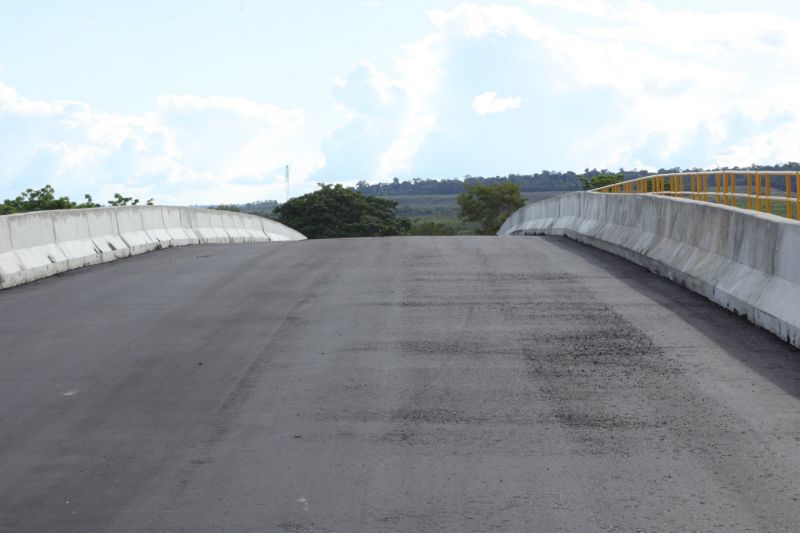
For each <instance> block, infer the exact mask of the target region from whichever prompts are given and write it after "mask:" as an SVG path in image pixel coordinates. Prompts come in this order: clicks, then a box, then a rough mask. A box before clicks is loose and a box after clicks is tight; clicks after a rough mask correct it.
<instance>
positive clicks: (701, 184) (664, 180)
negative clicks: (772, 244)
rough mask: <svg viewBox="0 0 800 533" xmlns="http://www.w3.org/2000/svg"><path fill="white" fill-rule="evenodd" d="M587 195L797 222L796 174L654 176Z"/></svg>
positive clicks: (799, 189) (799, 192)
mask: <svg viewBox="0 0 800 533" xmlns="http://www.w3.org/2000/svg"><path fill="white" fill-rule="evenodd" d="M709 183H710V184H711V185H709ZM737 186H738V187H739V190H740V191H744V189H745V186H746V188H747V192H746V193H745V192H737V189H736V188H737ZM781 189H782V190H781ZM589 192H593V193H594V192H597V193H628V194H657V195H664V196H676V197H683V198H688V199H690V200H697V201H701V202H711V203H718V204H723V205H729V206H732V207H738V208H741V209H753V210H755V211H759V212H762V213H772V214H774V215H781V216H785V217H788V218H794V219H796V220H800V172H781V171H760V172H757V171H753V170H715V171H707V172H680V173H675V174H654V175H652V176H645V177H643V178H636V179H632V180H628V181H623V182H620V183H614V184H613V185H606V186H604V187H598V188H597V189H592V190H591V191H589ZM774 192H782V195H780V196H777V195H774V194H773V193H774Z"/></svg>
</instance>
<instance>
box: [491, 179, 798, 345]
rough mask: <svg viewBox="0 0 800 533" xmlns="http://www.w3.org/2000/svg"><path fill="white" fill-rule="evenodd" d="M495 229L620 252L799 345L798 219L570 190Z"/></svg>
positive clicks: (680, 201)
mask: <svg viewBox="0 0 800 533" xmlns="http://www.w3.org/2000/svg"><path fill="white" fill-rule="evenodd" d="M498 235H560V236H566V237H569V238H572V239H575V240H578V241H581V242H584V243H586V244H590V245H592V246H595V247H597V248H601V249H603V250H607V251H609V252H611V253H614V254H617V255H620V256H622V257H625V258H627V259H629V260H631V261H633V262H635V263H638V264H639V265H642V266H644V267H646V268H648V269H649V270H651V271H653V272H656V273H658V274H660V275H662V276H665V277H667V278H669V279H671V280H673V281H675V282H677V283H680V284H682V285H684V286H686V287H688V288H689V289H691V290H692V291H694V292H697V293H699V294H702V295H703V296H705V297H707V298H709V299H710V300H712V301H714V302H716V303H718V304H720V305H722V306H724V307H726V308H728V309H730V310H732V311H735V312H737V313H739V314H742V315H746V316H747V318H748V319H749V320H750V321H752V322H754V323H755V324H758V325H759V326H762V327H764V328H766V329H768V330H769V331H771V332H773V333H775V334H776V335H778V336H779V337H781V338H782V339H785V340H786V341H787V342H790V343H792V344H794V345H795V346H798V347H800V223H798V222H795V221H793V220H788V219H786V218H782V217H777V216H774V215H767V214H764V213H758V212H754V211H745V210H742V209H736V208H733V207H727V206H722V205H717V204H709V203H705V202H695V201H692V200H686V199H680V198H665V197H656V196H648V195H636V194H601V193H570V194H565V195H562V196H558V197H555V198H550V199H547V200H543V201H541V202H536V203H534V204H531V205H528V206H525V207H523V208H521V209H520V210H518V211H517V212H516V213H514V214H513V215H511V216H510V217H509V218H508V220H506V221H505V223H504V224H503V226H502V227H501V228H500V231H499V232H498Z"/></svg>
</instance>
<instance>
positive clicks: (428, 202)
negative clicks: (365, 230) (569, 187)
mask: <svg viewBox="0 0 800 533" xmlns="http://www.w3.org/2000/svg"><path fill="white" fill-rule="evenodd" d="M563 192H564V191H543V192H523V193H522V195H523V196H524V197H525V199H526V204H529V203H532V202H538V201H539V200H544V199H546V198H551V197H553V196H557V195H559V194H563ZM383 198H386V199H388V200H393V201H395V202H397V215H398V216H401V217H406V218H409V219H410V220H411V222H412V223H414V224H415V225H420V224H424V223H436V224H441V225H443V226H445V227H446V228H447V231H448V233H449V234H450V235H474V234H475V233H477V231H478V229H479V227H480V225H479V224H478V223H476V222H463V221H462V220H461V219H459V218H458V212H459V207H458V202H457V198H458V195H457V194H426V195H403V196H384V197H383Z"/></svg>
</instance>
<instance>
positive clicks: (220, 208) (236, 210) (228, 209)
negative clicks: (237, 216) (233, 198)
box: [209, 204, 242, 213]
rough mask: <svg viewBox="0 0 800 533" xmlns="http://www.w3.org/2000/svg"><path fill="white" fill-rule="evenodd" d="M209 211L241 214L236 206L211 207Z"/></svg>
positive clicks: (221, 205)
mask: <svg viewBox="0 0 800 533" xmlns="http://www.w3.org/2000/svg"><path fill="white" fill-rule="evenodd" d="M209 209H217V210H218V211H231V212H233V213H241V212H242V210H241V208H240V207H239V206H238V205H227V204H220V205H215V206H211V207H210V208H209Z"/></svg>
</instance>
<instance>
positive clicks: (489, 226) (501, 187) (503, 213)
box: [458, 181, 525, 235]
mask: <svg viewBox="0 0 800 533" xmlns="http://www.w3.org/2000/svg"><path fill="white" fill-rule="evenodd" d="M464 189H465V192H463V193H462V194H459V195H458V205H459V206H460V207H461V212H460V213H459V215H458V216H459V218H461V219H462V220H469V221H473V222H479V223H480V225H481V233H484V234H486V235H494V234H495V233H497V230H498V229H500V226H501V225H502V224H503V221H505V219H507V218H508V217H509V215H511V213H513V212H514V211H516V210H517V209H519V208H520V207H522V206H523V205H524V204H525V198H523V197H522V193H520V190H519V185H517V184H516V183H511V182H509V181H506V182H501V183H497V184H494V185H482V184H479V183H476V184H472V185H464Z"/></svg>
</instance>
